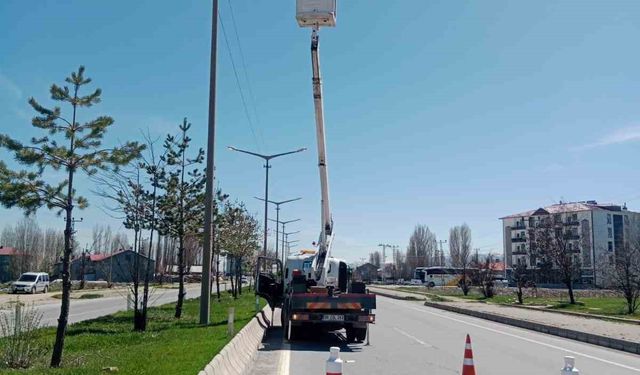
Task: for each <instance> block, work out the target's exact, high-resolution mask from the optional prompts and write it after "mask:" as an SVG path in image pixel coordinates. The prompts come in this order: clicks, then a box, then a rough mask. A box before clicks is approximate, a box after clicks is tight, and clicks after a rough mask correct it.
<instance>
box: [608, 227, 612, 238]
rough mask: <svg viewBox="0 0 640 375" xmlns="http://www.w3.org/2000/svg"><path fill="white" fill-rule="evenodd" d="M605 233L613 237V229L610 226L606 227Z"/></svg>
mask: <svg viewBox="0 0 640 375" xmlns="http://www.w3.org/2000/svg"><path fill="white" fill-rule="evenodd" d="M607 235H608V236H609V238H613V230H612V229H611V228H607Z"/></svg>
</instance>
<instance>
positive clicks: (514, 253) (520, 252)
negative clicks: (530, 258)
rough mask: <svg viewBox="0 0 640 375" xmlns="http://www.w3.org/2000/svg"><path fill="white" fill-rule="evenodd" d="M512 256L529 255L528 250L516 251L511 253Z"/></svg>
mask: <svg viewBox="0 0 640 375" xmlns="http://www.w3.org/2000/svg"><path fill="white" fill-rule="evenodd" d="M511 255H527V250H516V251H513V252H511Z"/></svg>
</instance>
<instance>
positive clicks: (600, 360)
mask: <svg viewBox="0 0 640 375" xmlns="http://www.w3.org/2000/svg"><path fill="white" fill-rule="evenodd" d="M389 302H390V303H391V304H393V305H396V306H402V305H401V304H399V303H395V302H391V301H389ZM409 307H410V308H411V309H413V310H416V311H419V312H422V313H426V314H431V315H434V316H437V317H440V318H445V319H449V320H452V321H454V322H458V323H463V324H466V325H470V326H473V327H477V328H482V329H484V330H487V331H490V332H495V333H499V334H501V335H505V336H510V337H513V338H516V339H520V340H523V341H528V342H530V343H533V344H538V345H542V346H546V347H548V348H552V349H557V350H560V351H563V352H567V353H571V354H575V355H579V356H582V357H585V358H589V359H593V360H595V361H599V362H602V363H606V364H609V365H613V366H617V367H621V368H624V369H626V370H631V371H635V372H639V373H640V369H638V368H635V367H631V366H627V365H623V364H622V363H617V362H613V361H609V360H606V359H603V358H599V357H595V356H592V355H589V354H585V353H581V352H577V351H574V350H570V349H565V348H561V347H559V346H556V345H552V344H547V343H545V342H541V341H537V340H533V339H529V338H526V337H522V336H518V335H515V334H512V333H508V332H503V331H500V330H497V329H493V328H489V327H485V326H482V325H480V324H475V323H471V322H467V321H465V320H462V319H456V318H453V317H450V316H446V315H442V314H438V313H435V312H432V311H427V310H425V309H419V308H416V307H413V306H409Z"/></svg>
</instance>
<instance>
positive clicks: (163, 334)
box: [0, 291, 264, 375]
mask: <svg viewBox="0 0 640 375" xmlns="http://www.w3.org/2000/svg"><path fill="white" fill-rule="evenodd" d="M254 303H255V296H254V294H253V293H252V292H251V291H245V292H244V293H243V294H242V296H241V297H239V298H238V299H237V300H234V299H233V297H231V296H230V295H229V294H228V293H223V298H222V299H221V301H220V302H218V301H217V300H216V299H212V302H211V319H210V321H211V324H210V325H209V326H201V325H199V324H198V320H199V319H198V313H199V300H198V299H192V300H186V301H185V304H184V310H183V313H182V318H181V319H175V318H174V317H173V314H174V312H175V304H173V303H172V304H167V305H163V306H159V307H153V308H150V309H149V322H148V327H147V331H146V332H141V333H140V332H133V331H132V327H133V316H132V315H133V313H132V312H130V311H129V312H119V313H116V314H113V315H108V316H105V317H102V318H98V319H94V320H89V321H85V322H80V323H76V324H73V325H71V326H69V328H68V329H67V336H66V339H65V351H64V360H63V368H60V369H49V368H47V364H48V361H49V353H48V354H47V355H45V356H43V357H42V358H39V359H38V360H37V364H36V366H34V367H32V368H31V369H28V370H7V369H0V372H1V373H3V374H5V373H6V374H69V375H70V374H73V375H76V374H78V375H82V374H101V373H106V372H105V371H103V369H104V368H107V367H112V368H116V367H117V368H118V374H136V375H138V374H141V375H143V374H176V375H180V374H185V375H187V374H188V375H193V374H197V373H198V371H200V370H201V369H202V368H204V366H205V365H206V364H207V363H208V362H209V361H210V360H211V359H212V358H213V356H214V355H215V354H216V353H218V352H219V351H220V350H221V349H222V348H223V347H224V346H225V345H226V344H227V342H228V341H229V339H230V338H229V337H227V334H226V325H227V310H228V308H229V307H231V306H233V307H235V327H236V332H238V331H239V330H240V329H241V328H242V327H243V326H244V325H245V324H246V323H248V322H249V321H250V320H251V318H252V317H253V316H254V313H255V312H254V308H255V306H254ZM261 304H262V306H264V302H263V301H262V302H261ZM39 339H40V340H43V341H45V342H46V343H47V344H48V346H47V347H49V348H51V347H53V342H54V339H55V329H54V328H44V329H41V330H40V332H39ZM3 344H4V342H3V340H2V339H0V347H1V346H2V345H3ZM49 344H50V345H49Z"/></svg>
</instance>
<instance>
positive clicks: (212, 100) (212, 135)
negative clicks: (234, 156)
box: [200, 0, 218, 325]
mask: <svg viewBox="0 0 640 375" xmlns="http://www.w3.org/2000/svg"><path fill="white" fill-rule="evenodd" d="M212 6H213V10H212V14H211V55H210V61H209V122H208V127H207V171H206V187H205V198H204V200H205V204H204V241H203V246H202V281H201V283H200V324H203V325H208V324H209V314H210V308H211V250H212V245H213V242H214V238H215V228H214V227H213V204H214V194H213V185H214V184H215V162H214V156H215V139H216V68H217V66H216V62H217V53H218V0H213V3H212ZM216 277H218V275H216Z"/></svg>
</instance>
